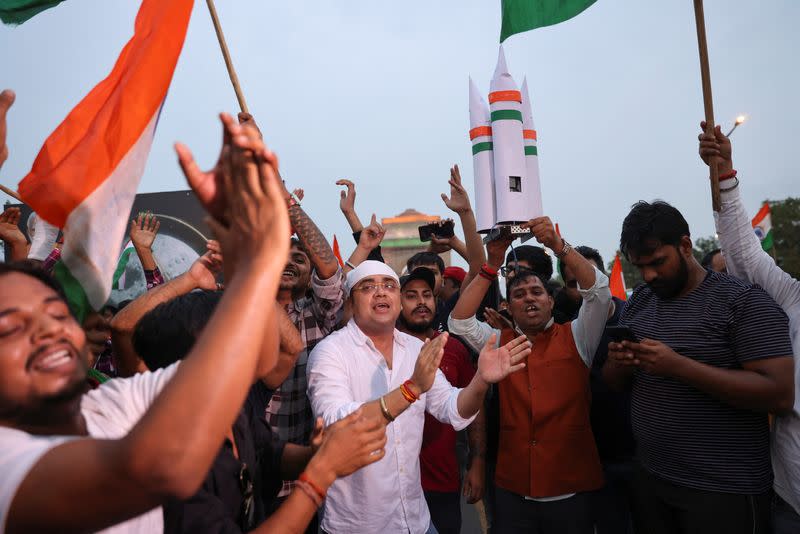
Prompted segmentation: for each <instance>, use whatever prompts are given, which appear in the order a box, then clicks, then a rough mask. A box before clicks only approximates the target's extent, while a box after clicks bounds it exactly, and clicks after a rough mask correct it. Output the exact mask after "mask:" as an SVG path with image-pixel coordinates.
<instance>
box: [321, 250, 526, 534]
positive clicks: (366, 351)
mask: <svg viewBox="0 0 800 534" xmlns="http://www.w3.org/2000/svg"><path fill="white" fill-rule="evenodd" d="M347 292H348V298H349V300H350V303H351V308H352V310H353V318H352V319H351V320H350V321H349V322H348V323H347V326H345V327H344V328H342V329H341V330H338V331H336V332H334V333H333V334H331V335H330V336H328V337H327V338H325V339H324V340H322V342H321V343H319V344H318V345H317V346H316V347H315V348H314V351H313V352H312V353H311V356H310V358H309V361H308V395H309V398H310V400H311V404H312V406H313V408H314V413H315V414H316V415H317V416H319V417H322V418H323V419H324V420H325V421H326V422H327V423H333V422H335V421H337V420H339V419H341V418H343V417H346V416H347V415H348V414H350V413H351V412H353V411H355V410H357V409H359V408H360V409H361V411H362V413H363V414H364V416H366V417H369V418H376V419H383V420H384V422H385V424H386V425H387V428H386V435H387V443H386V456H385V457H384V458H383V459H381V460H380V461H378V462H376V463H374V464H372V468H371V469H369V468H368V470H366V471H362V472H361V473H359V474H356V475H355V476H351V477H348V478H347V479H342V480H339V481H338V482H336V483H334V485H333V486H331V488H330V490H329V491H328V494H327V498H326V501H325V510H324V513H323V520H322V525H321V527H322V530H323V531H325V532H328V533H330V534H339V533H342V534H344V533H347V534H374V533H376V532H378V533H381V532H385V533H389V532H407V533H409V534H426V533H431V532H436V530H435V528H432V525H431V520H430V513H429V511H428V507H427V505H426V503H425V499H424V498H423V495H422V488H421V485H420V470H419V452H420V447H421V445H422V431H423V425H424V421H425V418H424V414H425V412H428V413H430V414H432V415H433V416H434V417H436V418H437V419H438V420H439V421H441V422H443V423H447V424H449V425H452V426H453V427H455V428H456V429H459V430H460V429H462V428H464V427H465V426H467V425H468V424H469V423H470V422H471V421H472V420H473V418H474V417H475V415H476V414H477V413H478V411H479V409H480V408H481V407H482V404H483V399H484V395H485V394H486V390H487V389H488V387H489V384H490V383H495V382H497V381H499V380H502V379H503V378H505V377H506V376H508V375H509V374H510V373H513V372H514V371H518V370H521V369H522V368H523V367H524V364H521V363H520V362H521V361H522V360H523V359H524V358H525V357H526V356H527V354H528V353H529V352H530V348H529V344H528V343H527V342H526V341H525V338H523V337H522V336H519V337H515V338H514V339H512V340H510V341H509V342H508V343H506V344H504V345H503V346H501V347H498V348H495V345H494V339H491V340H490V342H487V343H486V344H485V345H484V346H483V350H482V351H481V354H480V357H479V358H478V371H477V373H476V374H475V376H474V377H473V379H472V380H471V381H470V382H469V384H468V385H467V386H466V387H465V388H463V389H458V388H455V387H453V386H451V385H450V384H449V383H448V382H447V379H446V378H445V377H444V375H443V374H442V372H441V371H440V370H439V364H440V362H441V359H442V356H443V354H444V351H443V348H444V345H445V344H446V343H447V340H448V337H449V336H448V334H447V333H443V334H440V335H439V336H437V337H436V338H434V339H431V340H428V341H426V342H424V343H423V342H422V341H421V340H419V339H417V338H415V337H412V336H409V335H407V334H404V333H402V332H400V331H398V330H397V329H396V328H395V324H396V322H397V319H398V317H399V316H400V309H401V305H400V281H399V279H398V277H397V274H395V272H394V271H393V270H392V269H391V268H390V267H389V266H388V265H386V264H384V263H381V262H377V261H373V260H367V261H365V262H363V263H361V264H360V265H359V266H358V267H356V268H355V269H353V270H352V271H350V272H349V273H348V274H347Z"/></svg>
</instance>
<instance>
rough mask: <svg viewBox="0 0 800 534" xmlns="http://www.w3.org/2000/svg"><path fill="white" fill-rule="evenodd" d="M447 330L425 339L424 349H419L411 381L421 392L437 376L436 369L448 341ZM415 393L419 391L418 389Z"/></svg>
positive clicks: (423, 391) (430, 384)
mask: <svg viewBox="0 0 800 534" xmlns="http://www.w3.org/2000/svg"><path fill="white" fill-rule="evenodd" d="M447 337H448V334H447V332H445V333H443V334H439V335H438V336H436V337H435V338H433V339H427V340H425V343H424V344H423V345H422V349H420V351H419V356H418V357H417V363H416V365H415V366H414V373H413V374H412V375H411V382H413V383H414V386H415V387H416V388H417V389H419V392H418V393H420V394H422V393H425V392H426V391H428V390H429V389H431V386H433V381H434V379H435V378H436V370H437V369H439V364H440V363H441V361H442V356H443V355H444V346H445V344H446V343H447ZM414 393H417V392H416V391H415V392H414Z"/></svg>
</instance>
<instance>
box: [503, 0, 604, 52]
mask: <svg viewBox="0 0 800 534" xmlns="http://www.w3.org/2000/svg"><path fill="white" fill-rule="evenodd" d="M594 3H595V0H502V10H503V27H502V28H501V30H500V42H501V43H502V42H503V41H505V40H506V39H507V38H508V37H510V36H512V35H514V34H515V33H522V32H526V31H528V30H533V29H535V28H541V27H543V26H552V25H553V24H558V23H559V22H564V21H565V20H567V19H571V18H572V17H574V16H575V15H577V14H579V13H580V12H581V11H583V10H584V9H586V8H587V7H589V6H590V5H592V4H594Z"/></svg>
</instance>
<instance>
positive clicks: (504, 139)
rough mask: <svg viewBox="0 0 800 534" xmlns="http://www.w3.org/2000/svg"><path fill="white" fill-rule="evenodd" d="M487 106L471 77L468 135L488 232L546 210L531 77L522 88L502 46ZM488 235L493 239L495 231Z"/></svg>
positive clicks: (479, 211)
mask: <svg viewBox="0 0 800 534" xmlns="http://www.w3.org/2000/svg"><path fill="white" fill-rule="evenodd" d="M489 106H490V109H489V110H487V108H486V102H485V101H484V100H483V98H482V97H481V95H480V93H479V91H478V89H477V87H476V86H475V83H474V82H473V81H472V78H470V80H469V120H470V131H469V137H470V140H471V141H472V165H473V170H474V174H475V206H476V210H475V211H476V220H477V223H478V231H479V232H481V233H490V232H492V230H495V229H498V230H499V228H500V227H506V226H510V227H512V228H511V232H512V234H514V235H519V234H525V233H527V232H526V231H525V230H522V229H520V228H519V227H518V226H517V225H518V224H520V223H523V222H527V221H529V220H531V219H535V218H536V217H540V216H542V215H543V214H544V212H543V211H542V193H541V186H540V182H539V156H538V152H537V142H536V141H537V139H536V137H537V136H536V127H535V126H534V123H533V112H532V111H531V103H530V97H529V96H528V82H527V79H526V80H525V81H524V82H523V84H522V90H521V91H520V90H519V89H517V84H516V82H514V79H513V78H512V77H511V74H510V73H509V72H508V67H507V66H506V58H505V54H504V53H503V47H502V46H500V54H499V57H498V58H497V67H496V68H495V71H494V77H493V78H492V81H491V84H490V93H489ZM486 239H492V237H491V235H490V236H487V238H486Z"/></svg>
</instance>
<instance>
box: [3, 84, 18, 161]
mask: <svg viewBox="0 0 800 534" xmlns="http://www.w3.org/2000/svg"><path fill="white" fill-rule="evenodd" d="M15 99H16V95H14V91H12V90H11V89H6V90H5V91H3V92H2V93H0V167H2V166H3V163H5V162H6V160H7V159H8V145H6V132H7V126H6V114H8V109H9V108H10V107H11V106H12V105H13V104H14V100H15Z"/></svg>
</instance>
